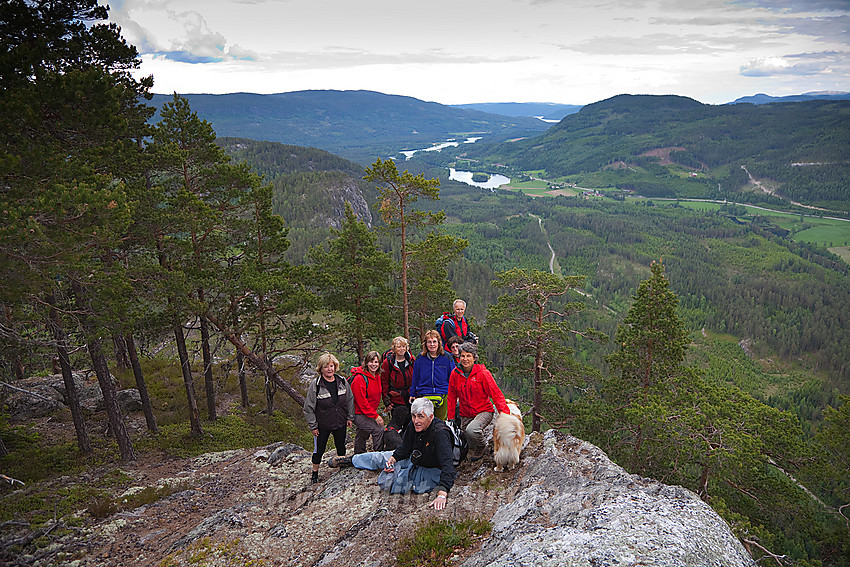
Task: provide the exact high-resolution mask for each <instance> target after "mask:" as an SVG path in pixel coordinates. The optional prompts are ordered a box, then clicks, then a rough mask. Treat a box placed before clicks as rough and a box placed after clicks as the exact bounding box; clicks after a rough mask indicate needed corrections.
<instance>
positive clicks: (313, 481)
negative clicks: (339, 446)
mask: <svg viewBox="0 0 850 567" xmlns="http://www.w3.org/2000/svg"><path fill="white" fill-rule="evenodd" d="M318 483H319V471H313V476H311V477H310V484H318Z"/></svg>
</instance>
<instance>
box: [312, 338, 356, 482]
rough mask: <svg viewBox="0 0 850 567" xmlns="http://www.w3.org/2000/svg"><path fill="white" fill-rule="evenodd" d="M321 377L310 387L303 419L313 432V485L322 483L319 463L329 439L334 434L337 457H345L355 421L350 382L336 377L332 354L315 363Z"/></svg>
mask: <svg viewBox="0 0 850 567" xmlns="http://www.w3.org/2000/svg"><path fill="white" fill-rule="evenodd" d="M316 370H317V371H318V373H319V377H318V378H316V380H314V381H311V382H310V384H309V385H308V386H307V398H306V399H305V400H304V419H305V420H307V427H309V428H310V432H311V433H313V458H312V462H313V474H312V476H311V479H310V480H311V482H312V483H313V484H316V483H317V482H319V464H320V463H321V462H322V455H324V454H325V449H326V448H327V444H328V438H329V437H330V436H331V435H333V438H334V445H336V454H337V455H338V456H340V457H343V456H345V432H346V427H348V426H350V425H352V424H353V422H354V396H353V395H352V394H351V389H350V388H349V385H348V381H347V380H346V379H345V378H343V377H342V376H340V375H339V374H337V371H338V370H339V360H338V359H337V358H336V357H335V356H334V355H332V354H331V353H329V352H326V353H323V354H322V355H320V356H319V358H318V360H317V361H316Z"/></svg>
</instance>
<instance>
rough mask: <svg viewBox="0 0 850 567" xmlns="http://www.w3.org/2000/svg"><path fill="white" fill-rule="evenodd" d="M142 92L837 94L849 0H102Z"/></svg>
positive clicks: (564, 99) (585, 97)
mask: <svg viewBox="0 0 850 567" xmlns="http://www.w3.org/2000/svg"><path fill="white" fill-rule="evenodd" d="M109 4H110V6H111V10H110V20H111V21H114V22H116V23H117V24H118V25H120V26H121V28H122V30H123V35H124V37H125V38H126V39H127V40H128V41H129V42H130V43H132V44H133V45H135V46H136V47H137V48H138V49H139V52H140V54H141V56H142V60H143V63H142V68H141V74H143V75H151V74H152V75H153V76H154V79H155V86H154V92H158V93H171V92H174V91H177V92H179V93H183V94H188V93H230V92H256V93H279V92H289V91H298V90H307V89H339V90H355V89H366V90H374V91H379V92H383V93H387V94H399V95H407V96H413V97H416V98H419V99H422V100H428V101H436V102H440V103H443V104H461V103H473V102H557V103H564V104H588V103H591V102H595V101H598V100H602V99H604V98H608V97H611V96H614V95H617V94H622V93H630V94H678V95H685V96H689V97H693V98H695V99H697V100H699V101H701V102H704V103H711V104H719V103H724V102H729V101H731V100H734V99H736V98H738V97H741V96H747V95H752V94H756V93H760V92H763V93H767V94H770V95H774V96H782V95H788V94H799V93H803V92H810V91H850V0H427V1H418V2H411V1H409V0H394V1H387V0H110V1H109Z"/></svg>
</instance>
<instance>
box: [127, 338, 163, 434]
mask: <svg viewBox="0 0 850 567" xmlns="http://www.w3.org/2000/svg"><path fill="white" fill-rule="evenodd" d="M124 341H125V342H126V346H127V357H128V358H129V359H130V366H132V367H133V376H134V377H135V378H136V389H138V390H139V397H140V398H141V400H142V411H144V413H145V421H146V422H147V425H148V431H150V432H151V433H156V432H158V431H159V427H157V425H156V418H155V417H154V415H153V407H152V406H151V398H150V395H148V387H147V385H146V384H145V377H144V375H143V374H142V365H141V364H139V354H138V352H137V351H136V341H135V340H134V339H133V333H127V334H126V335H125V336H124Z"/></svg>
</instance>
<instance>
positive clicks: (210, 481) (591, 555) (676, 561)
mask: <svg viewBox="0 0 850 567" xmlns="http://www.w3.org/2000/svg"><path fill="white" fill-rule="evenodd" d="M309 470H310V456H309V453H308V452H307V451H305V450H304V449H302V448H300V447H296V446H294V445H281V446H279V447H269V448H266V449H263V450H239V451H228V452H224V453H215V454H208V455H203V456H201V457H197V458H194V459H188V460H185V461H176V462H174V461H173V462H167V463H166V462H163V463H154V464H149V465H147V466H142V465H139V466H138V467H137V468H135V469H128V470H127V471H126V472H127V473H128V474H130V475H132V476H133V477H134V478H135V479H136V481H137V483H138V487H137V488H136V489H134V490H140V489H141V488H142V487H144V486H157V485H168V484H171V485H179V486H180V487H181V490H180V491H179V492H177V493H175V494H173V495H171V496H169V497H168V498H165V499H163V500H160V501H158V502H155V503H153V504H150V505H147V506H143V507H140V508H137V509H136V510H132V511H130V512H124V513H121V514H117V515H115V516H113V517H111V518H108V519H106V520H104V521H102V522H100V523H98V524H96V525H94V526H93V527H91V528H89V529H87V530H86V533H84V534H81V535H76V536H67V537H66V538H64V539H63V540H60V541H59V542H57V543H58V544H60V547H59V548H58V549H57V550H56V551H57V553H58V552H60V551H61V553H67V554H69V555H65V557H68V558H69V559H70V558H76V559H74V560H73V562H70V561H69V562H68V563H65V564H73V565H75V566H84V565H122V564H123V565H129V564H133V565H163V564H168V565H189V564H199V563H198V561H201V560H202V561H201V564H204V565H235V564H239V565H242V564H248V563H249V562H251V561H255V562H256V561H257V560H264V561H265V563H266V564H267V565H293V566H294V565H299V566H302V565H353V564H359V565H373V566H378V565H393V564H394V561H395V553H396V546H397V545H398V542H400V541H401V540H402V539H403V538H404V537H406V536H408V535H410V534H412V532H413V530H414V528H415V527H416V524H417V523H418V522H419V521H420V520H422V519H423V518H427V517H432V516H446V517H449V518H465V517H471V516H473V517H474V516H483V517H486V518H491V519H492V522H493V526H494V528H493V532H492V534H491V535H490V536H489V537H487V538H486V539H485V540H484V541H483V543H482V545H481V547H480V549H476V550H471V551H469V552H468V553H467V556H466V557H465V562H464V563H463V564H464V565H465V566H467V567H477V566H484V565H575V566H602V565H611V566H613V565H658V566H667V565H669V566H673V565H676V566H683V565H685V566H695V567H696V566H715V565H716V566H723V567H737V566H745V565H753V562H752V561H751V560H750V558H749V556H748V555H747V553H746V552H745V551H744V549H743V547H742V546H741V545H740V543H739V542H738V541H737V539H736V538H735V537H734V536H733V535H732V534H731V533H730V531H729V529H728V527H727V526H726V524H725V523H724V522H723V520H721V519H720V517H719V516H717V515H716V514H715V513H714V512H713V511H712V510H711V509H710V508H709V507H708V506H706V505H705V504H704V503H703V502H702V501H700V500H699V498H698V497H697V496H696V495H695V494H693V493H691V492H690V491H687V490H685V489H682V488H678V487H670V486H666V485H663V484H661V483H658V482H655V481H652V480H648V479H644V478H640V477H637V476H634V475H629V474H627V473H626V472H625V471H624V470H623V469H622V468H620V467H619V466H617V465H615V464H614V463H612V462H611V461H610V460H609V459H608V458H607V456H606V455H605V454H604V453H603V452H602V451H601V450H600V449H598V448H597V447H594V446H593V445H590V444H588V443H585V442H583V441H581V440H579V439H576V438H574V437H570V436H568V435H564V434H557V433H555V432H549V433H547V434H546V435H544V436H541V435H531V436H529V442H528V445H527V447H526V448H525V450H524V452H523V460H522V463H521V465H520V466H519V467H518V468H516V469H514V470H512V471H510V472H504V473H494V472H493V461H492V457H489V458H485V459H484V460H483V463H482V462H478V463H475V464H471V463H464V464H463V465H462V466H461V469H460V472H459V475H458V482H457V484H456V485H455V488H454V489H453V490H452V491H451V494H450V495H449V501H448V507H447V509H446V510H444V511H442V512H435V511H434V510H432V509H429V508H427V507H426V506H427V504H428V502H430V500H431V499H430V498H429V497H428V496H427V495H424V496H409V495H408V496H389V495H387V494H386V493H383V492H381V491H380V490H379V489H378V487H377V486H376V484H375V479H376V476H377V473H375V472H371V471H361V470H357V469H344V470H341V471H337V470H333V469H328V468H326V467H325V466H324V465H323V466H322V470H321V472H320V482H319V484H317V485H311V484H310V483H309ZM34 559H35V558H33V557H31V556H30V557H26V556H21V557H19V558H18V559H17V563H15V564H29V565H31V564H34V563H35V560H34ZM456 559H457V560H458V561H459V562H460V561H463V560H464V557H457V558H456Z"/></svg>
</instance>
